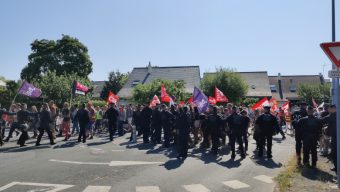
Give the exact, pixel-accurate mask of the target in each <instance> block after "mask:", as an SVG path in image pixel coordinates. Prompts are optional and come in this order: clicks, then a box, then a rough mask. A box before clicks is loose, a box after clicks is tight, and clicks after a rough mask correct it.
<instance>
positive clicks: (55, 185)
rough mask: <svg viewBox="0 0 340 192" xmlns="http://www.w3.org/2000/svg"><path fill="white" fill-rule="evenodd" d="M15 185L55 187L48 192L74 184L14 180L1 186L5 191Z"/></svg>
mask: <svg viewBox="0 0 340 192" xmlns="http://www.w3.org/2000/svg"><path fill="white" fill-rule="evenodd" d="M15 185H29V186H38V187H53V189H51V190H49V191H46V192H58V191H62V190H65V189H68V188H71V187H73V186H74V185H62V184H51V183H30V182H16V181H15V182H12V183H9V184H7V185H5V186H2V187H0V191H4V190H6V189H8V188H11V187H13V186H15Z"/></svg>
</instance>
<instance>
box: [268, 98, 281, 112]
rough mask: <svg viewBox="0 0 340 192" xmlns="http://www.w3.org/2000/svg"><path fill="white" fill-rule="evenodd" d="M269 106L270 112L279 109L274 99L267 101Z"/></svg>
mask: <svg viewBox="0 0 340 192" xmlns="http://www.w3.org/2000/svg"><path fill="white" fill-rule="evenodd" d="M269 103H270V105H271V106H272V107H271V108H270V110H271V111H272V112H276V111H277V110H278V109H279V106H278V103H277V100H276V99H275V98H271V99H270V101H269Z"/></svg>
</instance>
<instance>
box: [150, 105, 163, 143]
mask: <svg viewBox="0 0 340 192" xmlns="http://www.w3.org/2000/svg"><path fill="white" fill-rule="evenodd" d="M159 106H160V105H159V104H157V105H156V107H155V109H154V110H153V111H152V118H151V126H152V130H153V133H152V142H153V143H154V144H161V140H162V118H161V112H160V110H159Z"/></svg>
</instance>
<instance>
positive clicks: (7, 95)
mask: <svg viewBox="0 0 340 192" xmlns="http://www.w3.org/2000/svg"><path fill="white" fill-rule="evenodd" d="M1 80H3V81H5V82H6V87H0V104H1V105H2V107H5V108H7V109H8V108H9V106H10V105H11V102H12V100H13V99H14V97H15V95H16V94H17V91H18V89H19V86H20V84H21V82H20V81H18V82H16V81H8V80H6V79H5V78H1Z"/></svg>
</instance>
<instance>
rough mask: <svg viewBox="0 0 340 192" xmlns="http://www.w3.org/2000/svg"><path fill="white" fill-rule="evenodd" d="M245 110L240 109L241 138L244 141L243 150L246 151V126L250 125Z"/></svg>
mask: <svg viewBox="0 0 340 192" xmlns="http://www.w3.org/2000/svg"><path fill="white" fill-rule="evenodd" d="M247 114H248V113H247V111H245V110H243V111H241V115H242V117H243V118H242V140H243V142H244V150H245V151H248V128H249V126H250V118H249V117H248V116H247Z"/></svg>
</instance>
